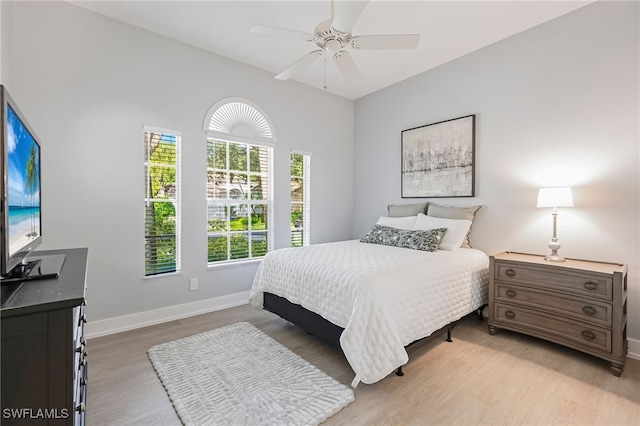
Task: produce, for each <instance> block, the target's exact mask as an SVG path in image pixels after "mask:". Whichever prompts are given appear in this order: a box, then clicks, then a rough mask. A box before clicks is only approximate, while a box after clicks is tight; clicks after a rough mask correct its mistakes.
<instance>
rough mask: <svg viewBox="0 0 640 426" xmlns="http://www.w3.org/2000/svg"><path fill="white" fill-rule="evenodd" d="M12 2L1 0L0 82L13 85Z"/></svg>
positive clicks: (7, 85) (9, 85)
mask: <svg viewBox="0 0 640 426" xmlns="http://www.w3.org/2000/svg"><path fill="white" fill-rule="evenodd" d="M12 4H13V3H11V2H7V1H0V83H2V84H3V85H4V86H5V87H7V88H10V87H11V27H12V24H11V22H12V20H11V18H12Z"/></svg>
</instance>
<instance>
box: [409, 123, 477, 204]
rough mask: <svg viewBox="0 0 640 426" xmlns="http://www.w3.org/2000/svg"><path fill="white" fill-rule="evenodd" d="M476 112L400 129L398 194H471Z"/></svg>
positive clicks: (427, 195)
mask: <svg viewBox="0 0 640 426" xmlns="http://www.w3.org/2000/svg"><path fill="white" fill-rule="evenodd" d="M475 123H476V116H475V114H473V115H467V116H465V117H460V118H454V119H451V120H446V121H441V122H438V123H433V124H427V125H425V126H421V127H415V128H413V129H407V130H403V131H402V198H425V197H473V196H474V195H475V154H474V151H475V127H476V125H475Z"/></svg>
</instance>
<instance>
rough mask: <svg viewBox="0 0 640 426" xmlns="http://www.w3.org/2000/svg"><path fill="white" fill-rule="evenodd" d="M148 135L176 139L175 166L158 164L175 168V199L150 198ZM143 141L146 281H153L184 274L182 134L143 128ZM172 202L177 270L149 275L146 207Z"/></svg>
mask: <svg viewBox="0 0 640 426" xmlns="http://www.w3.org/2000/svg"><path fill="white" fill-rule="evenodd" d="M147 133H161V134H163V135H165V134H167V135H171V136H173V137H175V144H176V159H175V164H174V165H173V166H167V165H166V164H160V163H156V166H161V167H171V168H175V188H176V189H175V197H173V198H154V197H150V195H151V194H150V187H149V181H150V175H151V166H152V165H153V162H151V161H150V155H149V154H150V153H149V144H148V143H147V142H146V134H147ZM142 136H143V140H144V141H145V143H144V149H145V153H144V154H143V165H144V171H145V172H144V174H145V176H144V181H145V188H144V202H145V211H144V216H143V218H144V239H145V248H144V273H143V277H144V279H152V278H159V277H166V276H168V275H177V274H180V273H181V272H182V133H181V132H180V131H177V130H173V129H166V128H161V127H155V126H146V125H145V126H143V133H142ZM169 201H171V202H172V203H173V205H174V209H175V222H176V223H175V240H176V243H175V244H176V245H175V269H174V270H171V271H165V272H157V273H151V274H149V273H147V261H148V253H147V248H146V240H147V238H149V234H148V233H147V223H146V220H147V212H146V206H148V204H149V203H152V202H153V203H156V202H158V203H166V202H169Z"/></svg>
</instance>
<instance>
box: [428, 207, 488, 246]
mask: <svg viewBox="0 0 640 426" xmlns="http://www.w3.org/2000/svg"><path fill="white" fill-rule="evenodd" d="M480 207H482V206H470V207H458V206H442V205H440V204H433V203H429V207H428V209H427V215H428V216H433V217H441V218H444V219H464V220H470V221H471V222H472V224H473V219H475V217H476V212H477V211H478V210H479V209H480ZM470 233H471V228H469V231H468V232H467V235H466V236H465V238H464V241H463V242H462V246H461V247H465V248H469V247H471V245H469V234H470Z"/></svg>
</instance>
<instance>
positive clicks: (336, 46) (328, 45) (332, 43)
mask: <svg viewBox="0 0 640 426" xmlns="http://www.w3.org/2000/svg"><path fill="white" fill-rule="evenodd" d="M324 47H325V49H326V50H328V51H329V52H337V51H339V50H340V49H342V43H340V41H339V40H337V39H335V38H331V39H329V40H327V41H326V42H325V44H324Z"/></svg>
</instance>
